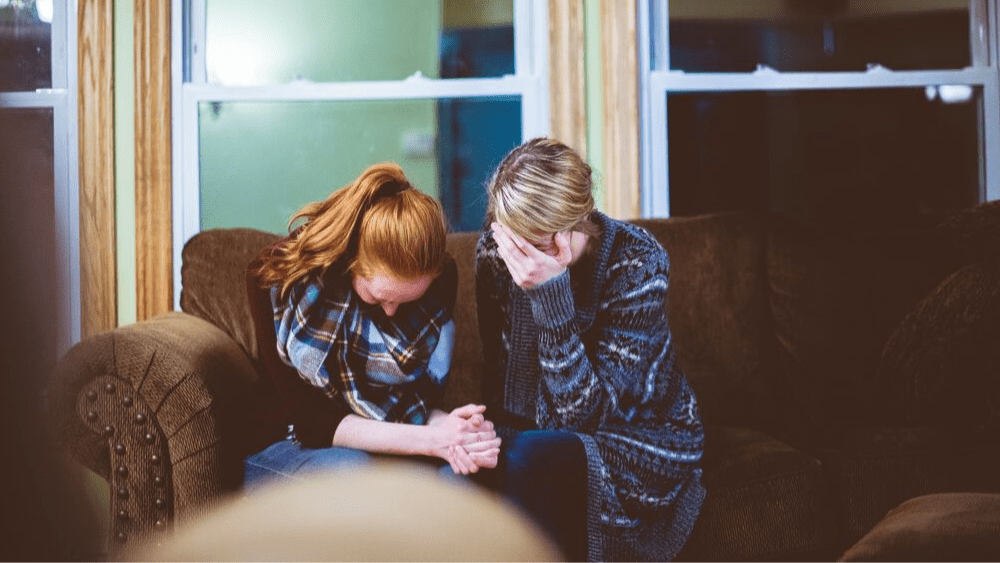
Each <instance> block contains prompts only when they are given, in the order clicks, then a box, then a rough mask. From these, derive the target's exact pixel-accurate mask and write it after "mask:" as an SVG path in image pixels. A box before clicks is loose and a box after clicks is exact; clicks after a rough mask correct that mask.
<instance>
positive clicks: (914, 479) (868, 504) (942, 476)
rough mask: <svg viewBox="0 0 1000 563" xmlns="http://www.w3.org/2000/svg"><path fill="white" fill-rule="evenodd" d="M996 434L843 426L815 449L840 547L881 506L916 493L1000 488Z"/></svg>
mask: <svg viewBox="0 0 1000 563" xmlns="http://www.w3.org/2000/svg"><path fill="white" fill-rule="evenodd" d="M998 443H1000V436H998V435H997V434H996V432H990V431H973V430H971V429H968V428H964V429H960V430H949V429H947V428H943V427H908V428H891V427H887V428H877V427H869V428H860V429H855V430H851V431H843V432H841V434H840V435H839V436H837V439H836V442H833V443H831V444H830V447H829V449H825V450H822V451H817V452H816V453H815V455H816V456H817V457H819V459H820V460H821V461H822V463H823V470H824V473H825V474H826V475H827V481H828V483H829V486H830V488H831V491H832V492H833V496H834V499H836V504H837V506H836V511H837V513H838V514H839V515H840V518H841V522H840V525H839V527H840V528H841V529H842V530H843V534H844V536H843V541H844V547H846V546H848V545H850V544H851V543H853V542H854V541H856V540H857V539H858V538H860V537H861V536H862V535H863V534H864V533H865V532H867V531H868V530H869V529H871V527H872V526H874V525H875V524H876V523H878V521H879V520H881V519H882V517H883V516H885V514H886V512H888V511H889V510H891V509H892V508H893V507H895V506H897V505H898V504H899V503H901V502H903V501H905V500H906V499H910V498H913V497H916V496H920V495H925V494H929V493H941V492H970V491H986V492H1000V480H998V479H997V475H1000V447H997V444H998Z"/></svg>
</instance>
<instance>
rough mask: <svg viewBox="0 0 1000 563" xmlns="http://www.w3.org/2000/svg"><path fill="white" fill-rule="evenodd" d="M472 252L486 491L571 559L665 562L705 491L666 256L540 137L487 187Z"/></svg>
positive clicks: (583, 170) (697, 423)
mask: <svg viewBox="0 0 1000 563" xmlns="http://www.w3.org/2000/svg"><path fill="white" fill-rule="evenodd" d="M488 190H489V203H488V209H487V214H488V217H487V221H489V229H488V230H487V231H486V232H484V233H483V234H482V235H481V236H480V238H479V242H478V246H477V249H476V267H477V269H476V288H477V305H478V317H479V324H480V334H481V337H482V340H483V351H484V355H485V360H486V362H485V365H486V369H487V373H486V374H485V379H484V381H485V383H484V386H485V387H484V395H483V396H484V402H485V403H486V406H487V408H488V409H489V412H490V413H491V415H490V418H491V420H492V421H493V422H494V423H495V424H496V426H497V430H498V433H499V434H500V436H501V437H503V441H504V445H503V447H502V448H501V454H500V460H499V464H498V467H497V470H496V471H495V472H488V473H489V474H488V475H483V477H484V480H485V481H487V483H488V484H489V485H490V486H493V487H495V488H497V489H499V490H500V491H501V492H503V493H504V494H506V495H507V496H508V497H510V498H512V499H513V500H514V501H515V502H516V503H518V504H519V505H521V506H522V507H523V508H524V509H525V510H526V511H527V512H529V513H530V514H532V515H533V516H534V517H535V518H536V519H537V520H538V521H539V523H540V524H541V525H542V526H543V527H544V528H545V529H547V530H548V531H549V533H550V534H551V535H552V536H553V537H554V538H555V539H556V541H557V542H558V543H559V544H560V545H561V546H562V548H563V550H564V551H565V553H566V556H567V558H568V559H570V560H582V559H589V560H591V561H609V560H660V561H664V560H668V559H671V558H672V557H674V556H675V555H676V554H677V552H678V551H679V550H680V548H681V547H682V546H683V544H684V542H685V541H686V539H687V537H688V535H689V534H690V532H691V528H692V526H693V525H694V522H695V519H696V518H697V515H698V513H699V511H700V508H701V504H702V500H703V498H704V495H705V491H704V488H703V486H702V483H701V469H700V467H699V463H700V459H701V455H702V446H703V439H704V432H703V429H702V424H701V418H700V415H699V412H698V407H697V403H696V400H695V396H694V393H693V392H692V390H691V388H690V387H689V385H688V382H687V380H686V378H685V376H684V374H683V373H682V372H681V371H680V369H679V368H678V366H677V364H676V361H675V353H674V348H673V346H672V344H671V338H670V328H669V326H668V324H667V316H666V312H665V309H664V299H665V297H666V293H667V286H668V281H669V273H670V263H669V259H668V257H667V253H666V251H665V250H664V249H663V247H662V246H660V244H658V243H657V241H656V240H655V239H654V238H653V237H652V236H651V235H650V234H649V233H648V232H646V231H644V230H642V229H639V228H637V227H635V226H633V225H631V224H629V223H626V222H623V221H617V220H614V219H611V218H610V217H607V216H606V215H604V214H602V213H600V212H599V211H597V210H596V209H595V205H594V199H593V196H592V180H591V169H590V166H588V165H587V164H586V163H585V162H584V161H583V160H582V159H581V158H580V156H579V155H578V154H577V153H576V152H574V151H573V150H572V149H570V148H569V147H567V146H565V145H563V144H562V143H559V142H558V141H555V140H551V139H533V140H531V141H528V142H526V143H524V144H523V145H521V146H519V147H517V148H515V149H514V150H513V151H511V152H510V153H509V154H508V155H507V156H506V157H505V158H504V159H503V161H502V162H501V163H500V165H499V167H498V168H497V170H496V172H495V174H494V176H493V178H492V180H491V181H490V183H489V186H488Z"/></svg>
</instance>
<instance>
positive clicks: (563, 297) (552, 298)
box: [526, 270, 576, 328]
mask: <svg viewBox="0 0 1000 563" xmlns="http://www.w3.org/2000/svg"><path fill="white" fill-rule="evenodd" d="M526 293H527V295H528V298H529V299H530V300H531V313H532V315H533V316H534V317H535V324H537V325H538V326H540V327H545V328H556V327H558V326H560V325H564V324H566V323H568V322H570V321H572V320H573V317H574V316H576V302H575V301H574V300H573V289H572V287H571V286H570V283H569V270H566V271H565V272H563V273H561V274H559V275H558V276H556V277H554V278H552V279H550V280H549V281H547V282H545V283H543V284H541V285H536V286H535V287H532V288H530V289H528V290H527V291H526Z"/></svg>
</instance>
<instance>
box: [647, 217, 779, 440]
mask: <svg viewBox="0 0 1000 563" xmlns="http://www.w3.org/2000/svg"><path fill="white" fill-rule="evenodd" d="M635 224H637V225H639V226H641V227H643V228H645V229H647V230H649V231H650V232H651V233H652V234H653V236H655V237H656V238H657V240H659V241H660V243H661V244H662V245H663V246H664V248H666V249H667V252H668V254H669V255H670V290H669V294H668V297H667V299H668V306H667V309H668V314H669V317H670V326H671V330H672V331H673V337H674V343H675V344H676V346H677V353H678V358H679V361H680V364H681V367H682V369H683V370H684V372H685V373H686V375H687V377H688V379H689V380H690V382H691V385H692V387H693V388H694V390H695V393H696V394H697V396H698V403H699V407H700V408H701V411H702V415H703V417H704V419H705V421H706V423H707V424H716V425H743V424H749V425H752V426H754V427H758V428H759V427H761V426H762V425H764V424H765V421H766V420H768V419H769V418H770V417H771V413H772V412H773V410H774V409H773V404H772V402H771V397H772V396H773V395H772V393H771V390H770V387H771V386H772V385H773V380H772V379H771V378H772V372H771V370H769V369H767V368H766V367H765V366H766V365H768V364H769V361H768V360H767V358H768V355H769V354H770V350H771V349H773V340H772V339H771V337H770V322H769V319H768V316H769V314H768V310H767V293H766V291H767V285H766V276H765V271H764V232H765V231H764V224H763V221H762V216H760V215H757V214H752V213H720V214H716V215H703V216H699V217H674V218H671V219H646V220H637V221H635Z"/></svg>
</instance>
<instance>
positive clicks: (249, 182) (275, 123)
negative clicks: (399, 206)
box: [199, 97, 521, 233]
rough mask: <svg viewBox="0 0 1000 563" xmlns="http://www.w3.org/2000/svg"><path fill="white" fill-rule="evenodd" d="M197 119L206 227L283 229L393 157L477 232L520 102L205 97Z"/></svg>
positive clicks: (515, 131)
mask: <svg viewBox="0 0 1000 563" xmlns="http://www.w3.org/2000/svg"><path fill="white" fill-rule="evenodd" d="M199 122H200V145H201V148H200V150H201V161H200V169H201V195H200V198H201V228H202V229H210V228H217V227H255V228H258V229H263V230H267V231H272V232H276V233H285V232H287V230H286V224H287V221H288V219H289V218H290V217H291V215H292V214H293V213H294V212H295V211H297V210H298V209H299V208H300V207H301V206H302V205H304V204H306V203H308V202H310V201H315V200H318V199H323V198H325V197H326V196H327V195H329V194H330V192H332V191H333V190H335V189H337V188H340V187H341V186H344V185H345V184H347V183H348V182H350V181H351V180H353V179H354V178H355V177H357V175H358V174H359V173H360V172H361V171H362V170H364V169H365V168H366V167H368V166H369V165H371V164H375V163H378V162H384V161H393V162H396V163H398V164H399V165H400V166H402V168H403V171H404V172H405V173H406V175H407V176H408V177H409V178H410V180H411V181H412V182H413V183H414V185H415V186H416V187H417V188H418V189H420V190H423V191H424V192H427V193H429V194H432V195H434V196H435V197H438V198H440V200H441V202H442V205H443V206H444V207H445V210H446V213H447V216H448V220H449V222H450V223H451V227H452V229H453V230H476V229H478V228H479V227H480V225H481V224H482V220H483V217H484V215H485V209H486V198H485V192H484V184H485V182H486V180H487V179H488V178H489V175H490V174H491V173H492V171H493V168H494V167H495V166H496V165H497V164H498V163H499V162H500V159H501V158H502V157H503V155H504V154H506V153H507V151H509V150H510V149H512V148H513V147H514V146H516V145H517V144H518V143H519V142H520V141H521V101H520V99H519V98H517V97H505V98H492V99H478V98H477V99H451V100H441V101H437V100H405V101H382V100H379V101H337V102H332V101H331V102H225V103H221V102H205V103H202V104H201V105H200V107H199Z"/></svg>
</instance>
